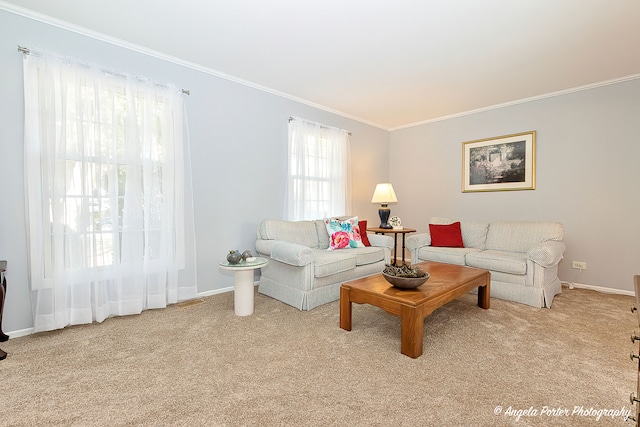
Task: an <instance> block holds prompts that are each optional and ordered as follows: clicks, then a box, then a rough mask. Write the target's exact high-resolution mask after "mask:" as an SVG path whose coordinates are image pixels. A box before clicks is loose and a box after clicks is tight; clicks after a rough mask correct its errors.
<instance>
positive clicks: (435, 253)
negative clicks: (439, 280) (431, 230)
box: [418, 246, 480, 265]
mask: <svg viewBox="0 0 640 427" xmlns="http://www.w3.org/2000/svg"><path fill="white" fill-rule="evenodd" d="M479 251H480V249H475V248H436V247H433V246H423V247H421V248H420V249H418V259H419V260H426V261H436V262H444V263H447V264H457V265H465V257H466V256H467V254H469V253H471V252H479Z"/></svg>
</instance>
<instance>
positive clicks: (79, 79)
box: [24, 53, 196, 331]
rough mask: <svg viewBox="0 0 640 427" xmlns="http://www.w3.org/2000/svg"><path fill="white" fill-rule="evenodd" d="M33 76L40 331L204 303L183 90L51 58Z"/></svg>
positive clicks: (30, 64) (28, 78)
mask: <svg viewBox="0 0 640 427" xmlns="http://www.w3.org/2000/svg"><path fill="white" fill-rule="evenodd" d="M24 78H25V82H24V83H25V182H26V200H27V224H28V232H29V246H28V248H29V258H30V267H31V274H30V281H31V287H32V289H33V290H34V291H35V295H36V296H35V298H36V303H35V305H34V306H35V307H36V310H35V313H34V329H35V330H36V331H41V330H50V329H57V328H61V327H64V326H66V325H70V324H79V323H90V322H92V321H102V320H104V319H105V318H106V317H108V316H111V315H125V314H134V313H139V312H140V311H142V310H144V309H147V308H159V307H164V306H166V304H168V303H173V302H177V301H178V300H182V299H187V298H193V297H195V295H196V283H195V238H194V236H193V214H192V212H191V211H190V206H191V205H190V203H189V201H190V199H189V197H190V195H191V189H190V187H189V186H188V183H189V182H190V180H189V179H185V177H188V176H189V174H190V171H189V170H188V165H189V164H190V162H189V161H185V160H188V155H189V154H188V140H187V139H186V136H185V135H184V129H183V120H184V117H183V116H184V106H183V103H182V96H181V94H180V93H179V91H178V90H177V89H176V88H175V87H173V86H172V85H164V86H159V85H157V84H155V83H153V82H151V81H150V80H149V79H142V78H136V77H132V76H126V75H122V74H119V73H113V72H108V71H105V70H104V69H100V68H98V67H96V66H94V65H91V64H84V63H80V62H78V61H76V60H73V59H69V58H60V57H58V56H56V55H52V54H48V53H38V54H33V53H32V54H28V55H25V58H24ZM185 197H187V199H185ZM185 201H186V202H185Z"/></svg>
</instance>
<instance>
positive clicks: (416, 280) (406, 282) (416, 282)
mask: <svg viewBox="0 0 640 427" xmlns="http://www.w3.org/2000/svg"><path fill="white" fill-rule="evenodd" d="M382 275H383V276H384V278H385V279H386V280H387V282H389V283H391V284H392V285H393V286H395V287H396V288H400V289H415V288H417V287H418V286H420V285H422V284H424V283H425V282H426V281H427V280H429V273H426V274H425V275H424V276H422V277H399V276H392V275H390V274H387V273H385V272H384V271H383V272H382Z"/></svg>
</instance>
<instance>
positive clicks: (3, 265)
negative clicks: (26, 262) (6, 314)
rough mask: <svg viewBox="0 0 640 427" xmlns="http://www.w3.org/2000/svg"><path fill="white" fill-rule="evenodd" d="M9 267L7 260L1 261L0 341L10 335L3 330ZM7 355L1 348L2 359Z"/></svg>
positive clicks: (0, 357) (5, 339) (0, 356)
mask: <svg viewBox="0 0 640 427" xmlns="http://www.w3.org/2000/svg"><path fill="white" fill-rule="evenodd" d="M6 269H7V261H0V342H4V341H7V340H8V339H9V335H7V334H5V333H4V332H2V311H3V309H4V297H5V295H6V294H7V279H6V278H5V277H4V272H5V270H6ZM6 357H7V353H6V352H5V351H2V349H0V360H3V359H5V358H6Z"/></svg>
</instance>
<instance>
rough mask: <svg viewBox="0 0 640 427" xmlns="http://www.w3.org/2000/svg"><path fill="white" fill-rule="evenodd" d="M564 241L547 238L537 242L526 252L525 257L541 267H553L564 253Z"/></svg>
mask: <svg viewBox="0 0 640 427" xmlns="http://www.w3.org/2000/svg"><path fill="white" fill-rule="evenodd" d="M564 250H565V244H564V242H558V241H555V240H549V241H546V242H542V243H538V244H537V245H535V246H533V247H532V248H531V249H529V252H527V258H529V259H530V260H531V261H533V262H535V263H536V264H538V265H541V266H543V267H547V268H549V267H553V266H554V265H556V264H558V263H559V262H560V260H561V259H562V256H563V254H564Z"/></svg>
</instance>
